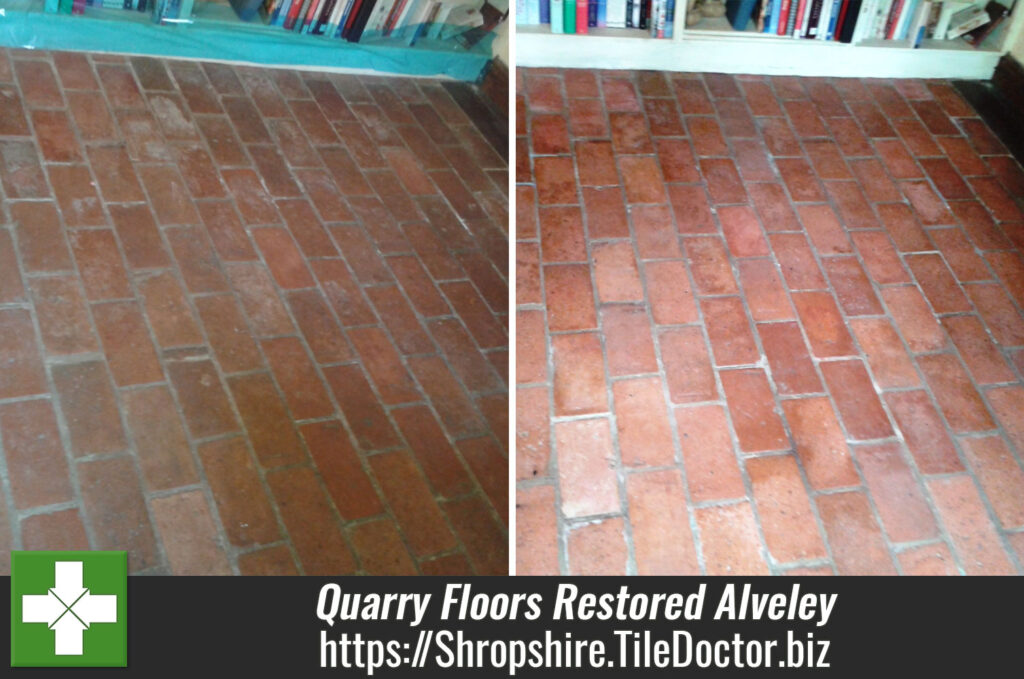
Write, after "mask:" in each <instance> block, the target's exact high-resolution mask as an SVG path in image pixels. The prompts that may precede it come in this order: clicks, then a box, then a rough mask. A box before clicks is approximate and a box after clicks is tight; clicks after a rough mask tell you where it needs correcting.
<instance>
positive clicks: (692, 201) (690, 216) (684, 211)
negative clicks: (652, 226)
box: [623, 184, 718, 235]
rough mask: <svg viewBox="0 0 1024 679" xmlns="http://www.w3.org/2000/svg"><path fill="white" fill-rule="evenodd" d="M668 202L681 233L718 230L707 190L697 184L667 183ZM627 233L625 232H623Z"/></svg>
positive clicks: (708, 232) (710, 232)
mask: <svg viewBox="0 0 1024 679" xmlns="http://www.w3.org/2000/svg"><path fill="white" fill-rule="evenodd" d="M668 197H669V202H671V204H672V212H673V213H674V214H675V217H676V230H678V231H679V233H683V234H697V233H705V234H713V233H717V232H718V227H717V226H716V225H715V220H714V218H713V216H712V213H711V207H710V204H709V203H708V196H707V191H706V190H705V189H704V187H703V186H701V185H699V184H669V186H668ZM623 235H627V234H623Z"/></svg>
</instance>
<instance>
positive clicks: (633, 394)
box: [520, 377, 674, 467]
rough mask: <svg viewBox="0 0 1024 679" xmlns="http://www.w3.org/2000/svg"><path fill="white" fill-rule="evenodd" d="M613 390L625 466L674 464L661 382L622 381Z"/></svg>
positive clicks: (650, 380) (655, 380)
mask: <svg viewBox="0 0 1024 679" xmlns="http://www.w3.org/2000/svg"><path fill="white" fill-rule="evenodd" d="M612 390H613V394H614V398H615V416H616V426H617V430H618V439H619V449H620V451H621V456H622V463H623V464H624V465H628V466H632V467H645V466H652V467H657V466H662V465H669V464H672V461H673V458H674V452H673V444H672V431H671V427H670V425H669V421H668V416H667V411H666V409H665V399H664V396H663V395H662V387H661V380H659V379H658V378H653V377H651V378H637V379H630V380H620V381H617V382H615V383H614V384H613V385H612ZM520 396H522V392H520Z"/></svg>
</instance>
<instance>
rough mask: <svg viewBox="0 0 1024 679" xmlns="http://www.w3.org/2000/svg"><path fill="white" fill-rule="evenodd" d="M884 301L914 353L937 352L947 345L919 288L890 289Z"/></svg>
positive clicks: (883, 297)
mask: <svg viewBox="0 0 1024 679" xmlns="http://www.w3.org/2000/svg"><path fill="white" fill-rule="evenodd" d="M882 299H883V300H884V301H885V305H886V307H888V309H889V313H890V314H892V317H893V320H894V321H895V322H896V327H897V328H899V331H900V334H902V335H903V340H904V341H905V342H906V343H907V346H908V347H910V350H911V351H912V352H915V353H917V352H922V351H937V350H939V349H941V348H943V347H944V346H946V336H945V333H943V332H942V328H941V327H939V323H938V321H937V320H936V319H935V317H934V316H932V313H931V310H930V309H929V308H928V303H927V302H926V301H925V299H924V296H923V295H922V294H921V292H920V291H919V290H918V289H917V288H916V287H914V286H909V287H899V288H886V289H884V290H882Z"/></svg>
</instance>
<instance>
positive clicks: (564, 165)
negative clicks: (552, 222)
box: [534, 157, 577, 205]
mask: <svg viewBox="0 0 1024 679" xmlns="http://www.w3.org/2000/svg"><path fill="white" fill-rule="evenodd" d="M534 174H535V176H536V181H537V201H538V202H539V203H540V204H541V205H558V204H567V203H575V202H577V198H576V180H575V173H574V170H573V162H572V158H565V157H543V158H537V159H536V161H535V163H534Z"/></svg>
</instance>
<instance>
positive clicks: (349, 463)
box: [300, 420, 383, 520]
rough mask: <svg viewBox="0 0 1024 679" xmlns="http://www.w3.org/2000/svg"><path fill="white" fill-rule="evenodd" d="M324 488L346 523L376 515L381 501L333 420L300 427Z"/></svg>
mask: <svg viewBox="0 0 1024 679" xmlns="http://www.w3.org/2000/svg"><path fill="white" fill-rule="evenodd" d="M300 430H301V432H302V437H303V439H304V440H305V441H306V445H307V447H308V448H309V452H310V455H311V456H312V457H313V461H314V462H315V463H316V465H317V467H318V468H319V471H320V477H321V479H323V482H324V486H325V487H326V488H327V492H328V494H329V495H330V496H331V499H332V500H333V501H334V506H335V507H336V508H337V509H338V513H339V514H340V515H341V517H342V518H343V519H345V520H352V519H360V518H364V517H367V516H373V515H375V514H379V513H380V512H381V511H382V510H383V506H382V504H381V501H380V499H379V497H378V495H377V491H376V490H374V487H373V485H372V484H371V482H370V478H369V476H368V475H367V472H366V470H365V469H364V466H363V464H362V462H361V461H360V458H359V456H358V455H357V454H356V451H355V449H354V448H353V447H352V444H351V443H349V439H348V436H347V434H346V433H345V430H344V429H343V427H342V426H341V424H340V423H338V422H337V421H335V420H328V421H325V422H313V423H310V424H306V425H303V426H302V427H300Z"/></svg>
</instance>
